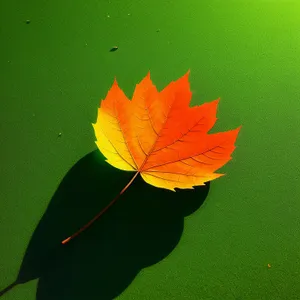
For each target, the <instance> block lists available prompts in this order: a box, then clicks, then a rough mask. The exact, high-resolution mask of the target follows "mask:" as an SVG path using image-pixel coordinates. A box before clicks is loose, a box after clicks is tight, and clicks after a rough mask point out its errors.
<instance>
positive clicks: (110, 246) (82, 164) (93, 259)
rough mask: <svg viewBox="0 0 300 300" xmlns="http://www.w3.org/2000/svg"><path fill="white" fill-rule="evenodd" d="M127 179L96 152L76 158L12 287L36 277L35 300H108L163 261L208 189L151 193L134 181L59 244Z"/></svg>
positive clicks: (154, 190)
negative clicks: (84, 227) (81, 230)
mask: <svg viewBox="0 0 300 300" xmlns="http://www.w3.org/2000/svg"><path fill="white" fill-rule="evenodd" d="M132 176H133V173H131V172H125V171H120V170H118V169H115V168H113V167H112V166H110V165H109V164H107V163H106V162H105V160H104V157H103V156H102V154H101V153H100V152H99V151H93V152H91V153H89V154H87V155H86V156H85V157H83V158H82V159H80V160H79V161H78V162H77V163H76V164H75V165H74V166H73V167H72V168H71V169H70V171H69V172H68V173H67V174H66V176H65V178H64V179H63V180H62V182H61V184H60V185H59V187H58V189H57V191H56V192H55V194H54V196H53V197H52V199H51V201H50V203H49V206H48V208H47V210H46V212H45V213H44V215H43V217H42V218H41V220H40V222H39V224H38V226H37V227H36V229H35V231H34V233H33V235H32V238H31V240H30V242H29V245H28V247H27V250H26V252H25V255H24V258H23V262H22V265H21V268H20V271H19V275H18V278H17V281H16V282H17V283H25V282H28V281H29V280H32V279H36V278H39V282H38V287H37V293H36V299H37V300H50V299H55V300H65V299H72V300H85V299H90V300H93V299H102V300H108V299H114V298H115V297H117V296H118V295H120V294H121V293H122V292H123V291H124V290H125V289H126V288H127V287H128V286H129V285H130V284H131V282H132V281H133V280H134V278H135V277H136V276H137V274H138V273H139V272H140V271H141V270H142V269H143V268H145V267H147V266H150V265H153V264H155V263H157V262H159V261H161V260H162V259H164V258H165V257H166V256H168V255H169V254H170V253H171V252H172V251H173V249H174V248H175V247H176V245H177V244H178V242H179V240H180V238H181V235H182V233H183V228H184V217H185V216H188V215H190V214H191V213H193V212H195V211H196V210H197V209H198V208H199V207H200V206H201V205H202V203H203V202H204V200H205V198H206V197H207V195H208V191H209V183H208V184H206V185H205V186H202V187H196V188H195V190H177V191H176V193H174V192H172V191H168V190H164V189H158V188H155V187H152V186H150V185H148V184H147V183H145V182H144V181H143V180H142V178H141V177H140V176H139V177H138V178H136V180H135V181H134V182H133V184H132V186H130V187H129V189H128V190H127V191H126V192H125V193H124V194H123V195H122V196H121V198H120V199H119V200H118V201H117V203H115V204H114V205H113V206H112V207H111V208H110V209H109V210H108V211H107V212H106V213H105V214H104V215H103V216H102V217H101V218H100V219H99V220H98V221H97V222H96V223H94V224H93V225H92V226H91V227H90V228H89V229H88V230H86V231H85V232H84V233H82V234H81V235H79V236H78V237H77V238H75V239H74V240H72V241H70V242H69V243H68V244H66V245H61V241H62V240H63V239H65V238H66V237H68V236H69V235H70V234H72V233H74V231H77V230H78V229H79V228H80V227H81V226H82V225H84V224H85V223H87V222H88V221H89V220H90V219H91V218H92V217H94V215H95V214H96V213H98V212H99V211H100V210H101V209H102V208H103V207H104V206H106V205H107V204H108V203H109V202H110V201H111V200H112V199H113V198H114V197H115V196H116V195H117V194H118V193H119V192H120V191H121V190H122V188H123V187H124V186H125V185H126V184H127V183H128V182H129V180H130V179H131V178H132Z"/></svg>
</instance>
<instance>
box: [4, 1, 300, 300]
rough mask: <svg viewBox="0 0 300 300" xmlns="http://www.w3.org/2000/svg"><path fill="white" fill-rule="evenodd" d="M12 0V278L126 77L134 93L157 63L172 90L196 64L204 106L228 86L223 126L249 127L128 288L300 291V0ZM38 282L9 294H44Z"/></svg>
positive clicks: (213, 294)
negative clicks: (163, 248) (167, 243)
mask: <svg viewBox="0 0 300 300" xmlns="http://www.w3.org/2000/svg"><path fill="white" fill-rule="evenodd" d="M0 5H1V7H0V24H1V27H0V43H1V48H0V54H1V55H0V72H1V73H0V74H1V81H0V84H1V88H0V93H1V94H0V97H1V98H0V136H1V165H0V166H1V167H0V176H1V177H0V179H1V181H0V182H1V187H0V236H1V240H0V241H1V242H0V254H1V255H0V289H1V288H4V287H5V286H6V285H8V284H9V283H11V282H12V281H14V280H15V278H16V276H17V274H18V271H19V267H20V264H21V262H22V258H23V255H24V253H25V251H26V247H27V245H28V242H29V240H30V238H31V236H32V233H33V232H34V230H35V228H36V225H37V224H38V222H39V220H40V219H41V217H42V216H43V214H44V212H45V210H46V209H47V206H48V204H49V202H50V200H51V198H52V196H53V194H54V192H55V191H56V190H57V187H58V185H59V184H60V182H61V181H62V179H63V178H64V176H65V174H66V173H67V172H68V171H69V170H70V168H71V167H72V166H74V165H75V164H76V162H77V161H78V160H80V159H81V158H82V157H84V156H85V155H86V154H88V153H89V152H91V151H93V150H95V149H96V147H95V144H94V139H95V138H94V133H93V128H92V126H91V123H92V122H94V121H95V119H96V114H97V107H98V106H99V101H100V99H102V98H104V97H105V95H106V93H107V91H108V89H109V88H110V86H111V84H112V82H113V79H114V77H115V76H116V77H117V80H118V83H119V84H120V86H121V88H122V89H123V90H124V91H125V93H126V94H127V95H128V96H129V97H130V96H131V95H132V92H133V89H134V86H135V84H136V83H138V82H139V81H140V80H141V79H142V78H143V77H144V76H145V75H146V73H147V72H148V70H150V71H151V77H152V80H153V82H154V83H155V84H156V85H157V87H158V88H159V89H162V88H163V87H164V86H165V85H167V84H168V83H169V82H170V81H172V80H175V79H177V78H179V77H180V76H182V75H183V74H184V73H185V72H186V71H187V70H188V69H190V70H191V73H190V82H191V90H192V91H193V100H192V104H193V105H195V104H201V103H203V102H207V101H211V100H213V99H216V98H218V97H221V102H220V105H219V109H218V118H219V119H218V121H217V124H216V126H215V128H214V130H213V131H225V130H229V129H233V128H236V127H238V126H239V125H242V129H241V131H240V134H239V137H238V140H237V144H236V145H237V148H236V150H235V152H234V154H233V159H232V161H231V162H230V163H228V164H227V165H226V166H225V167H224V168H223V169H222V171H224V172H225V173H226V174H227V175H226V176H224V177H222V178H220V179H217V180H215V181H214V182H212V184H211V187H210V192H209V195H208V197H207V199H206V201H205V203H204V204H203V205H202V207H201V208H199V209H198V210H197V211H196V212H195V213H193V214H192V215H190V216H188V217H186V218H185V223H184V231H183V234H182V237H181V240H180V242H179V243H178V245H177V247H176V248H175V249H174V250H173V251H172V252H171V253H170V255H168V256H167V257H166V258H165V259H163V260H161V261H160V262H159V263H157V264H154V265H152V266H150V267H148V268H145V269H143V270H142V271H141V272H140V273H139V274H138V275H137V277H136V278H135V279H134V281H133V282H132V283H131V284H130V285H129V286H128V288H127V289H126V290H125V291H124V292H123V293H122V294H121V295H120V296H119V298H118V299H122V300H123V299H124V300H125V299H205V300H206V299H223V300H227V299H235V300H238V299H239V300H244V299H245V300H246V299H251V300H256V299H270V300H276V299H290V300H292V299H300V248H299V247H300V239H299V233H300V185H299V171H300V158H299V146H300V139H299V136H300V117H299V114H300V91H299V85H300V82H299V79H300V68H299V66H300V34H299V28H300V17H299V16H300V2H299V1H275V0H274V1H254V0H253V1H225V0H224V1H199V0H184V1H181V0H177V1H169V0H168V1H158V0H152V1H147V0H141V1H137V0H136V1H133V0H131V1H129V0H118V1H117V0H116V1H113V0H110V1H109V0H106V1H104V0H101V1H94V0H93V1H70V0H68V1H58V0H55V1H45V0H43V1H32V0H31V1H16V0H10V1H8V0H1V2H0ZM27 19H29V20H30V21H31V22H30V24H26V22H25V21H26V20H27ZM113 46H118V47H119V49H118V50H117V51H116V52H109V49H110V48H111V47H113ZM59 133H62V136H61V137H58V134H59ZM124 176H127V175H124ZM132 191H134V186H132ZM142 191H143V190H141V191H140V193H141V195H140V196H141V201H142V197H143V195H142V193H143V192H142ZM100 194H101V191H99V195H100ZM186 201H188V199H186ZM81 205H82V206H84V205H85V201H84V199H82V203H81ZM95 213H96V211H95ZM67 223H68V217H66V218H65V225H66V226H67ZM63 227H64V224H61V229H62V230H63ZM96 235H97V232H95V235H94V236H96ZM92 238H93V237H91V239H92ZM92 255H94V257H93V259H94V260H95V261H96V260H97V253H93V254H92ZM268 264H270V265H271V268H268ZM73 276H74V277H76V270H74V275H73ZM37 282H38V281H37V280H34V281H31V282H29V283H26V284H24V285H20V286H18V287H16V288H15V289H14V290H12V291H10V292H9V293H7V294H6V295H5V296H3V299H7V300H12V299H13V300H14V299H36V297H35V293H36V287H37ZM98 285H99V287H100V286H101V280H99V282H98ZM37 299H38V298H37ZM40 299H43V298H42V297H40ZM51 299H52V298H51ZM53 299H55V297H54V298H53ZM65 299H68V298H67V297H65ZM82 299H99V297H98V296H97V294H95V295H94V296H93V295H90V296H88V297H82Z"/></svg>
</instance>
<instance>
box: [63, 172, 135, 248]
mask: <svg viewBox="0 0 300 300" xmlns="http://www.w3.org/2000/svg"><path fill="white" fill-rule="evenodd" d="M138 174H139V172H136V173H135V175H134V176H133V177H132V178H131V180H130V181H129V182H128V183H127V185H126V186H125V187H124V188H123V189H122V191H121V192H120V193H119V194H118V195H117V196H116V197H115V198H114V199H113V200H112V201H111V202H110V203H109V204H108V205H107V206H106V207H104V208H103V209H102V210H101V211H100V212H99V213H98V214H97V215H96V216H95V217H94V218H93V219H92V220H90V221H89V222H88V223H87V224H85V225H84V226H83V227H81V228H80V229H79V230H78V231H77V232H75V233H73V234H72V235H71V236H69V237H68V238H66V239H65V240H63V241H62V242H61V243H62V244H63V245H64V244H67V243H68V242H69V241H70V240H72V239H74V238H75V237H76V236H78V235H79V234H80V233H81V232H83V231H84V230H86V229H87V228H88V227H90V226H91V225H92V224H93V223H94V222H95V221H96V220H98V219H99V218H100V217H101V216H102V215H103V214H104V213H105V212H106V211H107V210H108V209H109V208H110V207H111V206H112V205H113V204H114V203H115V202H116V201H117V200H118V199H119V197H120V196H121V195H122V194H123V193H124V192H125V191H126V190H127V189H128V188H129V186H130V185H131V184H132V182H133V181H134V179H135V178H136V177H137V176H138Z"/></svg>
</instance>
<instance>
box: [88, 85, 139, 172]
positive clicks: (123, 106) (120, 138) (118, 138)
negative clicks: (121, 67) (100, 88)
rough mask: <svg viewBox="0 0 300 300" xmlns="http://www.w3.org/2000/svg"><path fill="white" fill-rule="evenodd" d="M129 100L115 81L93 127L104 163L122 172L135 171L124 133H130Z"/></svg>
mask: <svg viewBox="0 0 300 300" xmlns="http://www.w3.org/2000/svg"><path fill="white" fill-rule="evenodd" d="M129 104H130V100H129V99H128V98H127V97H126V96H125V94H124V93H123V91H122V90H121V89H120V88H119V86H118V84H117V81H116V80H115V81H114V83H113V86H112V88H111V89H110V90H109V92H108V94H107V96H106V98H105V99H104V100H102V102H101V107H100V108H99V109H98V116H97V120H96V123H95V124H92V125H93V127H94V131H95V135H96V139H97V141H96V145H97V147H98V148H99V150H100V151H101V152H102V154H103V155H104V156H105V157H106V161H107V162H108V163H109V164H110V165H112V166H114V167H116V168H118V169H120V170H124V171H135V170H137V167H136V163H135V161H134V159H133V157H132V155H131V153H130V151H129V150H128V147H127V141H126V140H125V138H124V131H127V132H130V130H129V129H128V127H129V126H130V123H129V122H130V112H129V110H128V108H129Z"/></svg>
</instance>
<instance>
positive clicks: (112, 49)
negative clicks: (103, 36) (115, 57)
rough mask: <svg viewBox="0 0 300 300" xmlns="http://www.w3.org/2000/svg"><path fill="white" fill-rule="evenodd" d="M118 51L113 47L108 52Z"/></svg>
mask: <svg viewBox="0 0 300 300" xmlns="http://www.w3.org/2000/svg"><path fill="white" fill-rule="evenodd" d="M118 49H119V47H117V46H114V47H112V48H111V49H110V50H109V52H115V51H117V50H118Z"/></svg>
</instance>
